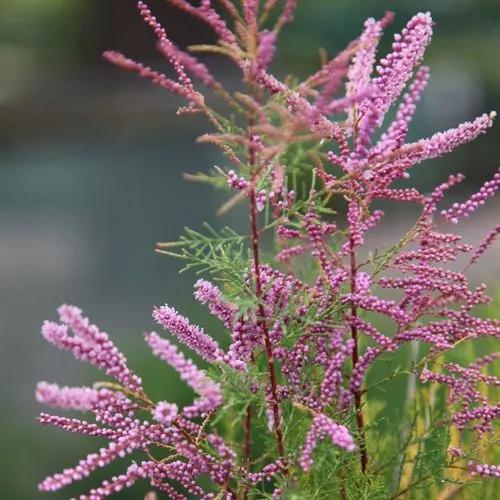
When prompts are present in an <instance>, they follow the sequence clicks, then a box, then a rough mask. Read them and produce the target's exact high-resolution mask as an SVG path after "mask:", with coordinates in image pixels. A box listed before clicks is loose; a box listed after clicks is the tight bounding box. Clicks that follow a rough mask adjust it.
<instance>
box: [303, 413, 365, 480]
mask: <svg viewBox="0 0 500 500" xmlns="http://www.w3.org/2000/svg"><path fill="white" fill-rule="evenodd" d="M326 437H329V438H330V439H331V440H332V442H333V444H336V445H337V446H339V447H340V448H344V449H345V450H347V451H354V450H355V449H356V445H355V444H354V440H353V438H352V436H351V434H350V433H349V431H348V430H347V428H346V427H344V426H343V425H340V424H337V423H335V422H334V421H333V420H332V419H330V418H329V417H327V416H326V415H323V414H321V413H320V414H317V415H316V416H315V417H314V418H313V421H312V424H311V427H310V428H309V431H308V432H307V436H306V442H305V445H304V448H303V450H302V455H301V457H300V460H299V462H300V466H301V467H302V469H303V470H304V471H306V472H307V471H310V470H311V467H312V465H313V458H312V453H313V451H314V448H315V447H316V445H317V444H318V442H320V441H323V440H324V439H325V438H326Z"/></svg>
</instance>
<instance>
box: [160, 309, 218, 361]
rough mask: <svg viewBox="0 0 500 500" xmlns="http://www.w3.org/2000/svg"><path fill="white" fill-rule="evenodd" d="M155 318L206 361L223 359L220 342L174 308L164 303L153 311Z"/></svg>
mask: <svg viewBox="0 0 500 500" xmlns="http://www.w3.org/2000/svg"><path fill="white" fill-rule="evenodd" d="M153 319H154V320H155V321H156V323H158V324H159V325H161V326H163V328H165V329H166V330H169V331H170V332H172V333H173V334H174V335H175V336H176V337H177V338H178V339H179V340H180V341H182V342H184V343H185V344H186V345H187V346H188V347H189V348H190V349H192V350H193V351H194V352H196V353H197V354H198V355H199V356H201V357H202V358H203V359H205V360H206V361H209V362H211V363H214V362H216V361H221V360H222V358H223V352H222V350H221V348H220V347H219V344H217V342H216V341H215V340H213V339H212V338H210V337H209V336H208V335H207V334H206V333H205V332H204V331H203V328H200V327H199V326H195V325H192V324H191V323H190V322H189V321H188V320H187V319H186V318H185V317H184V316H181V315H180V314H179V313H178V312H177V311H176V310H175V309H174V308H172V307H170V306H168V305H166V304H165V305H164V306H161V307H157V308H156V309H155V310H154V311H153Z"/></svg>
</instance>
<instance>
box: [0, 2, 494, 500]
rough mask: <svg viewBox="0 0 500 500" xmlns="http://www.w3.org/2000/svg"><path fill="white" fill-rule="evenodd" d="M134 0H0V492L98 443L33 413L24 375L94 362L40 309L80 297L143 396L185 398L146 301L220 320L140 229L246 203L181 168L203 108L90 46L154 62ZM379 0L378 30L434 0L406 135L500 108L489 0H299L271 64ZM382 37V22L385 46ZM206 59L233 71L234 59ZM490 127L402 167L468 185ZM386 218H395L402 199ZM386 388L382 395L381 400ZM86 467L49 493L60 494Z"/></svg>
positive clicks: (166, 227) (348, 24)
mask: <svg viewBox="0 0 500 500" xmlns="http://www.w3.org/2000/svg"><path fill="white" fill-rule="evenodd" d="M150 3H151V7H153V8H154V9H155V12H156V13H157V15H158V17H159V18H161V19H162V20H163V21H164V24H165V27H166V29H167V32H168V33H169V34H170V35H171V37H172V38H173V39H174V40H175V41H177V42H178V43H179V45H181V46H185V45H187V44H191V43H197V42H199V41H206V40H210V39H211V37H212V35H211V33H210V32H209V31H207V30H206V28H205V27H204V26H203V25H201V24H200V23H198V22H196V21H193V20H192V19H190V18H188V17H187V16H185V15H183V14H180V13H178V12H176V11H174V10H173V9H171V8H170V7H168V6H167V5H166V2H164V1H160V0H154V1H151V2H150ZM134 4H135V2H134V1H132V0H105V1H103V0H16V1H15V2H8V1H7V0H0V68H1V69H0V228H1V233H0V303H1V304H2V306H1V308H0V326H1V331H2V348H1V353H2V355H1V361H0V366H1V375H2V381H3V383H2V389H1V391H2V392H1V400H2V403H3V405H2V411H1V413H0V415H1V416H0V429H1V441H2V455H1V459H0V470H1V471H2V473H1V475H0V477H1V481H2V484H1V492H2V498H12V499H30V498H39V497H40V495H39V494H38V493H37V491H36V483H37V481H38V480H39V479H40V478H41V477H43V475H44V474H47V473H51V472H54V471H56V470H58V469H61V468H64V467H65V466H68V465H72V464H74V463H75V462H76V461H77V459H78V458H79V457H80V456H82V455H83V454H84V453H86V452H87V451H90V450H93V449H95V447H96V446H97V445H98V444H97V442H92V440H91V439H90V438H89V439H85V438H81V437H77V436H69V435H64V434H63V433H61V432H58V431H56V430H53V429H41V428H39V427H38V426H37V425H36V422H35V416H36V414H37V412H38V411H39V409H40V408H38V406H37V405H36V404H35V403H34V402H33V388H34V386H35V383H36V381H37V380H38V379H47V380H49V381H58V382H60V383H63V384H69V385H71V384H84V383H90V382H91V381H93V380H95V379H96V373H95V371H93V370H90V369H87V368H86V367H83V366H82V365H81V364H78V363H77V362H75V361H73V360H72V359H70V357H69V356H68V355H67V354H65V353H59V352H55V351H54V350H53V349H52V348H51V347H50V346H47V345H46V344H45V343H43V342H42V340H41V338H40V335H39V333H38V332H39V326H40V324H41V321H42V320H43V319H44V318H45V317H50V318H53V317H54V316H55V308H56V307H57V305H58V304H59V303H60V302H62V301H63V300H66V301H70V302H74V303H77V304H79V305H81V306H82V307H83V308H84V309H85V311H86V312H87V313H88V314H89V315H90V316H91V317H92V319H94V320H95V322H96V323H97V324H98V325H100V326H101V327H102V328H103V329H106V330H107V331H109V332H110V333H111V335H112V336H113V338H114V339H115V340H116V342H117V344H119V345H120V346H121V347H123V349H124V351H125V352H126V354H127V355H128V356H129V358H130V359H131V365H132V366H133V367H134V368H136V369H137V371H138V372H139V373H141V374H144V377H145V380H146V384H147V385H148V386H149V387H150V388H151V392H152V393H153V395H154V396H157V397H161V398H163V399H169V398H170V399H176V400H177V401H179V402H182V401H183V400H186V399H187V398H188V397H189V394H188V391H187V390H186V389H185V388H184V387H183V385H182V384H180V383H179V380H178V378H176V377H175V376H174V377H173V376H172V375H173V374H172V372H171V371H170V370H169V369H168V368H167V367H165V366H164V365H162V363H161V362H159V361H157V360H152V356H150V355H149V353H148V352H147V350H146V348H145V347H144V346H143V343H142V339H141V335H140V334H141V331H143V329H146V328H150V327H151V326H152V324H151V320H150V319H149V318H150V312H151V307H152V305H154V304H161V303H163V302H165V301H168V302H169V303H171V304H172V305H174V306H176V307H179V309H181V310H184V311H186V310H189V316H190V317H192V318H193V319H194V320H199V321H200V323H202V324H203V325H204V326H206V327H207V329H208V330H209V331H210V332H211V333H212V332H215V334H216V335H218V334H219V333H220V332H219V331H218V328H219V326H218V325H216V324H215V323H213V322H211V321H210V320H209V319H207V318H206V315H205V311H204V309H203V308H201V307H200V306H198V305H195V304H194V303H193V300H192V298H191V292H192V288H191V285H192V282H193V281H194V277H193V276H188V275H182V276H181V277H179V276H178V275H177V269H178V265H177V263H175V262H172V261H170V260H168V259H166V258H164V257H160V256H157V255H155V254H154V252H153V248H154V242H155V241H157V240H173V239H175V238H176V237H177V236H178V235H179V234H180V232H181V231H182V227H183V226H184V225H189V226H192V227H195V228H198V227H200V225H201V223H202V221H204V220H208V221H209V222H214V223H215V224H220V223H224V224H229V225H232V226H233V227H236V228H242V230H244V228H245V225H246V219H245V217H243V216H242V212H241V211H238V210H236V211H235V212H234V213H232V214H230V215H229V216H226V217H225V218H224V220H223V221H222V222H221V221H217V220H216V217H215V216H214V215H213V213H214V208H215V207H216V206H217V204H219V203H220V202H221V200H222V197H221V196H220V194H217V193H214V192H213V191H212V190H211V189H210V188H206V187H205V186H201V185H198V184H191V185H190V184H188V183H186V182H184V181H183V180H182V178H181V173H182V172H185V171H198V170H206V169H207V168H209V167H210V166H211V165H212V164H213V163H214V162H217V161H219V160H220V158H219V157H218V155H217V153H216V152H215V151H214V150H213V149H212V148H210V147H207V146H200V145H196V146H193V145H192V143H193V139H194V138H195V137H196V135H197V134H199V133H201V132H202V131H203V130H204V126H205V124H204V123H203V122H202V121H201V122H200V120H198V119H197V118H196V117H195V118H193V117H182V118H176V117H175V109H176V106H177V105H178V104H179V102H178V101H177V100H176V99H174V98H172V97H171V96H169V95H168V94H165V93H164V92H163V91H162V90H161V89H156V88H153V87H151V86H150V85H149V84H148V83H147V82H142V81H138V80H136V78H135V77H134V76H132V75H127V74H125V73H120V72H119V71H118V70H116V69H115V68H112V67H108V65H107V64H105V63H104V62H103V61H102V60H101V57H100V54H101V53H102V51H103V50H105V49H109V48H115V49H118V50H121V51H123V52H125V53H126V54H127V55H129V56H131V57H134V58H137V59H139V60H145V61H148V62H151V64H153V63H154V64H155V65H156V66H158V67H159V68H165V69H168V68H167V65H166V64H165V62H164V61H162V60H161V58H160V57H159V56H158V55H157V54H156V53H155V49H154V38H153V36H152V34H151V32H150V31H149V29H148V28H147V27H146V26H144V25H143V23H142V22H141V20H140V18H139V17H138V15H137V12H136V10H135V8H134ZM387 9H391V10H394V11H395V12H396V20H395V24H394V26H391V27H390V29H389V30H388V31H389V32H390V33H392V32H393V31H394V30H396V29H399V28H401V26H402V25H403V24H404V23H405V21H406V20H407V18H408V17H409V16H411V15H412V14H414V13H415V12H417V11H418V10H427V9H430V10H432V13H433V17H434V19H435V21H436V26H435V38H434V42H433V43H432V45H431V47H430V48H429V49H428V53H427V57H426V61H425V62H426V64H428V65H430V66H431V82H430V85H429V88H428V90H427V91H426V94H425V97H424V99H423V102H422V105H421V107H420V109H419V111H418V113H417V120H416V122H415V124H414V126H413V128H412V136H413V137H419V136H423V135H430V134H431V133H433V132H434V131H437V130H440V129H443V128H448V127H452V126H454V125H455V124H456V123H458V122H459V121H463V120H466V119H471V118H474V117H475V116H476V115H478V114H480V113H482V112H485V111H489V110H491V109H495V108H497V109H499V108H500V105H499V104H500V68H499V64H498V60H499V58H498V54H499V52H500V2H498V0H433V1H431V0H421V1H416V0H398V1H397V2H396V1H388V0H386V1H381V0H367V1H361V0H358V1H355V0H303V1H302V3H301V6H300V8H299V10H298V13H297V20H296V22H295V23H294V24H293V25H291V26H289V27H287V29H286V30H285V32H284V34H283V38H282V43H281V45H280V47H281V52H280V54H279V57H278V59H277V62H276V64H275V66H274V68H273V70H274V71H275V72H276V73H277V74H279V75H285V74H288V73H294V74H297V75H298V76H304V75H306V74H307V72H308V71H311V70H313V69H314V68H316V67H317V65H318V63H319V60H320V58H319V53H318V50H317V49H318V47H323V48H325V49H326V50H327V52H328V53H329V54H333V53H335V52H337V51H339V50H341V49H342V48H343V47H344V46H345V45H346V44H347V43H348V42H349V41H350V40H351V39H352V38H353V37H355V36H357V34H358V33H359V32H360V30H361V26H362V22H363V21H364V19H366V18H367V17H369V16H381V15H383V13H384V11H385V10H387ZM389 45H390V36H387V37H386V38H385V40H384V43H383V45H382V48H383V49H384V50H385V49H388V47H389ZM209 62H211V63H213V64H214V65H215V67H216V72H217V73H218V74H219V76H221V75H222V76H221V78H222V79H223V80H227V81H228V82H229V85H232V84H233V81H234V79H235V77H236V76H237V73H236V72H235V71H234V69H233V68H231V67H230V66H228V65H227V64H226V63H221V62H220V61H219V60H210V61H209ZM499 131H500V128H499V126H498V125H497V126H496V127H494V128H493V130H492V131H491V132H490V133H489V135H487V136H483V137H481V138H480V139H479V140H477V141H476V142H475V143H474V144H471V145H468V146H465V147H462V148H460V149H459V150H458V151H456V152H454V153H453V154H452V155H450V156H449V157H447V158H446V159H444V160H437V161H434V162H431V163H428V164H427V165H425V166H422V167H420V168H419V169H417V170H416V171H415V178H416V179H417V180H418V182H419V183H421V185H424V186H429V188H430V186H431V185H433V184H434V183H435V182H436V181H437V180H439V179H443V178H444V177H445V176H446V175H447V174H448V173H449V172H451V171H456V170H461V171H463V172H465V173H466V174H467V176H468V182H469V184H468V185H465V186H464V187H463V190H466V191H467V192H469V191H470V190H471V189H473V188H474V187H476V186H477V185H479V184H480V183H481V182H483V181H484V180H485V178H486V177H487V175H488V173H490V172H493V170H494V168H495V166H496V165H497V164H498V151H497V148H496V144H497V143H498V140H499V139H500V132H499ZM492 207H493V208H490V211H489V212H485V214H486V215H485V220H486V222H485V223H484V224H483V225H477V224H471V225H469V226H468V228H469V229H468V230H469V233H470V234H471V235H472V236H473V237H474V238H476V239H477V238H480V237H481V236H482V235H483V234H484V233H485V232H486V228H487V227H489V225H491V224H492V220H493V219H495V205H492ZM496 208H498V204H497V205H496ZM393 220H395V221H396V222H398V224H400V225H401V224H402V223H404V214H395V215H394V217H393ZM476 220H477V219H476ZM497 257H498V252H496V253H491V254H490V266H483V268H481V269H482V271H480V272H481V274H482V276H481V277H483V278H484V277H485V276H486V277H488V279H489V282H490V283H491V284H493V283H494V280H495V273H496V274H497V276H496V277H497V278H498V270H499V264H498V258H497ZM491 262H493V266H491ZM495 262H496V263H495ZM492 271H494V272H492ZM399 401H400V399H399V398H398V397H397V396H395V397H394V401H393V404H394V405H395V406H397V405H398V404H399ZM113 470H116V469H113ZM110 474H111V472H110V471H109V470H106V471H104V473H103V474H101V476H100V477H106V476H108V475H110ZM96 481H97V477H96V478H94V479H92V480H90V481H87V482H85V483H84V484H82V485H78V487H77V488H76V489H69V490H68V491H65V492H63V493H62V494H59V495H52V496H51V498H68V496H70V495H71V494H74V493H76V492H77V491H82V490H83V488H86V487H88V486H89V485H91V484H96ZM143 491H144V486H140V487H139V488H137V489H135V490H133V491H131V492H129V493H125V494H123V495H122V496H121V498H139V496H140V493H141V492H143Z"/></svg>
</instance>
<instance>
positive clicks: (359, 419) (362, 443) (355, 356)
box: [349, 237, 368, 474]
mask: <svg viewBox="0 0 500 500" xmlns="http://www.w3.org/2000/svg"><path fill="white" fill-rule="evenodd" d="M349 253H350V258H351V272H350V281H351V293H352V294H354V293H356V273H357V264H356V249H355V245H354V239H353V238H352V237H350V238H349ZM351 315H352V317H353V318H357V316H358V308H357V307H356V306H355V305H354V304H353V305H352V306H351ZM351 336H352V340H353V342H354V346H353V348H352V367H353V369H354V367H355V366H356V365H357V363H358V361H359V347H358V329H357V327H356V326H355V324H354V323H352V324H351ZM353 397H354V405H355V406H356V423H357V426H358V432H359V440H358V441H359V453H360V460H361V470H362V472H363V474H364V473H365V472H366V466H367V465H368V454H367V452H366V436H365V424H364V418H363V409H362V407H361V403H362V401H361V391H360V390H357V391H353Z"/></svg>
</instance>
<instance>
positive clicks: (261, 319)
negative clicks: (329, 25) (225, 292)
mask: <svg viewBox="0 0 500 500" xmlns="http://www.w3.org/2000/svg"><path fill="white" fill-rule="evenodd" d="M249 195H250V224H251V230H252V253H253V261H254V272H255V294H256V296H257V300H258V302H259V305H258V306H257V314H258V323H259V326H260V328H261V330H262V335H263V337H264V346H265V350H266V355H267V368H268V371H269V383H270V386H271V399H270V401H269V402H270V403H271V409H272V412H273V419H274V432H275V434H276V441H277V443H278V451H279V454H280V456H281V458H284V456H285V446H284V443H283V432H282V430H281V418H280V409H279V403H278V390H277V382H276V369H275V366H274V354H273V348H272V345H271V340H270V338H269V329H268V326H267V322H266V314H265V311H264V306H263V304H262V283H261V276H260V258H259V232H258V229H257V201H256V197H255V186H254V185H252V186H251V188H250V193H249Z"/></svg>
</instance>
